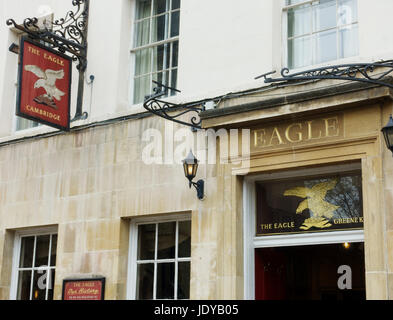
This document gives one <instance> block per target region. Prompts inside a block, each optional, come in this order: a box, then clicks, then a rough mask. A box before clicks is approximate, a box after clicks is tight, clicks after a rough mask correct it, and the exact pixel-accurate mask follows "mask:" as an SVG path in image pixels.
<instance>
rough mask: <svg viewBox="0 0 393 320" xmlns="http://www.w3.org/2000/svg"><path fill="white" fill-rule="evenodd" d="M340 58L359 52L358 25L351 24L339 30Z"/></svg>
mask: <svg viewBox="0 0 393 320" xmlns="http://www.w3.org/2000/svg"><path fill="white" fill-rule="evenodd" d="M339 41H340V42H339V48H340V58H346V57H353V56H356V55H357V54H358V53H359V47H358V26H357V25H353V26H350V27H345V28H343V29H340V30H339Z"/></svg>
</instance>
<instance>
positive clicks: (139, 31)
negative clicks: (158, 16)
mask: <svg viewBox="0 0 393 320" xmlns="http://www.w3.org/2000/svg"><path fill="white" fill-rule="evenodd" d="M149 37H150V19H145V20H142V21H140V22H137V23H136V24H135V47H140V46H144V45H146V44H149V41H150V39H149Z"/></svg>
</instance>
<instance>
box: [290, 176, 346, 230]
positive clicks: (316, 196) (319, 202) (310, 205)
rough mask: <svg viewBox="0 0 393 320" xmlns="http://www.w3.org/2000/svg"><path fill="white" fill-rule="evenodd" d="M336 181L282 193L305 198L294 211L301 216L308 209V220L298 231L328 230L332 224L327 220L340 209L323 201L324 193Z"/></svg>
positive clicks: (336, 180)
mask: <svg viewBox="0 0 393 320" xmlns="http://www.w3.org/2000/svg"><path fill="white" fill-rule="evenodd" d="M337 183H338V179H337V178H336V179H332V180H330V181H327V182H321V183H318V184H316V185H314V186H313V187H311V188H307V187H295V188H292V189H288V190H286V191H285V192H284V196H295V197H299V198H306V199H305V200H303V201H302V202H300V204H299V206H298V207H297V209H296V214H301V213H302V212H303V211H304V210H306V209H309V211H310V218H308V219H306V220H304V222H303V224H302V226H301V227H300V229H302V230H308V229H310V228H311V227H316V228H328V227H330V226H331V225H332V224H331V223H330V222H329V220H328V219H331V218H332V217H333V215H334V211H335V210H337V209H338V208H340V207H339V206H336V205H334V204H331V203H329V202H327V201H326V200H325V196H326V193H327V192H328V191H329V190H332V189H334V188H335V186H336V184H337Z"/></svg>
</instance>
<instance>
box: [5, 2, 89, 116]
mask: <svg viewBox="0 0 393 320" xmlns="http://www.w3.org/2000/svg"><path fill="white" fill-rule="evenodd" d="M89 2H90V0H72V5H73V6H74V7H75V10H74V11H72V10H70V11H68V12H67V14H66V16H65V18H61V19H58V20H55V21H49V22H48V21H46V22H45V23H44V24H43V26H41V27H40V26H38V19H37V18H26V19H25V20H24V21H23V24H17V23H16V22H15V21H14V20H13V19H8V20H7V21H6V24H7V25H8V26H13V27H14V28H16V29H18V30H20V31H22V32H24V33H26V34H27V35H28V36H29V37H30V38H32V39H35V40H37V41H43V42H45V43H46V44H47V45H48V46H49V47H50V48H52V49H55V50H58V51H59V52H61V53H66V54H69V55H70V56H71V57H72V59H73V60H74V61H78V65H77V69H78V71H79V83H78V97H77V106H76V113H75V117H74V119H72V120H71V121H75V120H80V119H86V118H87V116H88V114H87V112H82V100H83V89H84V73H85V71H86V67H87V29H88V19H89Z"/></svg>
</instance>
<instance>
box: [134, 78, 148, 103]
mask: <svg viewBox="0 0 393 320" xmlns="http://www.w3.org/2000/svg"><path fill="white" fill-rule="evenodd" d="M150 85H151V76H150V75H147V76H144V77H139V78H135V79H134V103H141V102H143V100H144V98H145V96H146V95H148V94H151V92H150Z"/></svg>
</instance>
